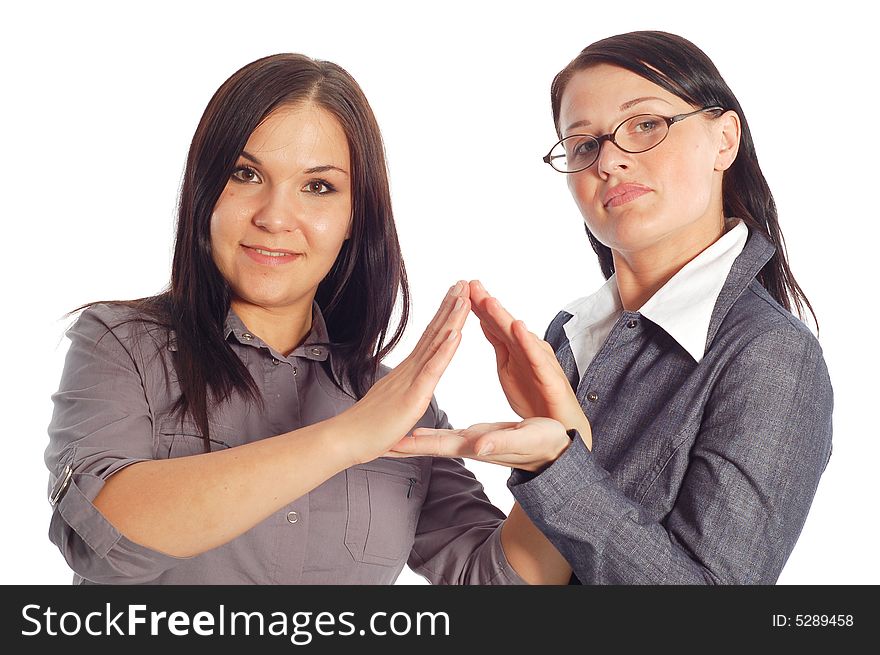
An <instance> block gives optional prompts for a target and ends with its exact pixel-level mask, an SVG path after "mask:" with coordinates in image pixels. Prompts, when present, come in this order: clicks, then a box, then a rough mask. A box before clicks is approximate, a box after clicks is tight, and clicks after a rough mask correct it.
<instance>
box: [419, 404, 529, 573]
mask: <svg viewBox="0 0 880 655" xmlns="http://www.w3.org/2000/svg"><path fill="white" fill-rule="evenodd" d="M431 409H432V410H433V411H434V412H435V416H436V421H435V426H436V427H438V428H449V427H450V425H449V422H448V421H447V419H446V414H445V413H444V412H442V411H441V410H439V409H438V408H437V405H436V401H432V403H431ZM431 409H429V412H430V411H431ZM430 462H431V464H430V480H429V483H428V490H427V495H426V498H425V501H424V504H423V505H422V509H421V513H420V515H419V520H418V526H417V528H416V537H415V543H414V545H413V549H412V552H411V553H410V557H409V561H408V564H409V566H410V568H411V569H413V570H414V571H415V572H416V573H418V574H420V575H423V576H425V578H427V579H428V580H429V581H430V582H431V583H432V584H462V585H495V584H505V585H506V584H526V582H525V581H524V580H523V579H522V578H521V577H520V576H519V575H518V574H517V573H516V571H514V570H513V567H511V565H510V563H509V562H508V561H507V557H506V556H505V554H504V550H503V548H502V547H501V526H502V525H503V521H504V518H505V516H504V512H502V511H501V510H500V509H498V508H497V507H495V506H494V505H493V504H492V503H491V502H490V501H489V499H488V498H487V497H486V494H485V492H484V491H483V486H482V485H481V484H480V483H479V482H478V481H477V479H476V478H475V477H474V475H473V473H471V472H470V471H469V470H468V469H467V468H466V467H465V465H464V463H463V462H462V460H460V459H449V458H443V457H435V458H431V459H430Z"/></svg>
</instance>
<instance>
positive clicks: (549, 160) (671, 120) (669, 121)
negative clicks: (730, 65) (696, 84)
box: [542, 105, 725, 174]
mask: <svg viewBox="0 0 880 655" xmlns="http://www.w3.org/2000/svg"><path fill="white" fill-rule="evenodd" d="M707 111H718V112H723V111H725V109H724V107H720V106H718V105H713V106H711V107H703V108H702V109H695V110H694V111H691V112H687V113H685V114H676V115H675V116H668V117H667V116H661V115H660V114H636V115H635V116H630V117H629V118H627V119H626V120H624V121H621V123H620V124H619V125H618V126H617V127H615V128H614V131H613V132H609V133H608V134H603V135H602V136H593V135H592V134H569V135H568V136H565V137H562V138H561V139H559V141H557V142H556V143H554V144H553V147H552V148H550V152H548V153H547V154H546V155H544V157H543V159H542V161H543V162H544V163H545V164H550V167H551V168H552V169H553V170H554V171H557V172H559V173H564V174H570V173H580V172H581V171H585V170H587V169H588V168H589V167H590V166H592V165H593V164H595V163H596V162H597V161H599V153H600V152H601V150H602V144H603V143H605V142H606V141H611V143H613V144H614V145H615V146H616V147H617V148H619V149H620V150H622V151H623V152H626V153H629V154H631V155H637V154H640V153H642V152H648V151H649V150H653V149H654V148H656V147H657V146H659V145H660V144H661V143H663V142H664V141H665V140H666V137H668V136H669V128H671V127H672V126H673V124H675V123H678V122H679V121H683V120H684V119H685V118H688V117H689V116H696V115H697V114H702V113H704V112H707ZM639 116H656V117H657V118H662V119H663V120H664V121H666V134H664V135H663V138H662V139H660V140H659V141H658V142H657V143H655V144H654V145H653V146H651V147H650V148H645V149H644V150H627V149H626V148H624V147H622V146H621V145H620V144H619V143H617V140H616V139H615V135H616V134H617V131H618V130H619V129H620V128H621V127H623V126H624V125H626V124H627V123H629V122H630V121H631V120H633V119H634V118H638V117H639ZM576 136H580V137H584V136H585V137H589V138H591V139H594V140H595V141H596V142H597V144H598V147H597V148H596V158H595V159H594V160H593V161H591V162H590V163H589V164H587V165H586V166H583V167H581V168H578V169H577V170H573V171H560V170H559V169H558V168H556V167H555V166H554V165H553V159H554V158H553V157H551V156H550V155H551V154H552V153H553V150H554V148H556V146H558V145H559V144H560V143H562V142H563V141H565V140H566V139H571V138H573V137H576ZM557 157H559V155H557Z"/></svg>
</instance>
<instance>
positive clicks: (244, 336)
mask: <svg viewBox="0 0 880 655" xmlns="http://www.w3.org/2000/svg"><path fill="white" fill-rule="evenodd" d="M241 338H242V339H244V340H245V341H250V340H251V339H253V338H254V335H252V334H251V333H250V332H242V333H241Z"/></svg>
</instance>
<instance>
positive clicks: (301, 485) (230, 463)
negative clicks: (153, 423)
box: [94, 416, 354, 557]
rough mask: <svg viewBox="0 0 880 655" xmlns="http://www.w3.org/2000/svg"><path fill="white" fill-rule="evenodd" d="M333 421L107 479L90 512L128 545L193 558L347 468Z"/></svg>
mask: <svg viewBox="0 0 880 655" xmlns="http://www.w3.org/2000/svg"><path fill="white" fill-rule="evenodd" d="M347 426H348V424H347V422H346V421H344V420H343V419H342V417H341V416H340V417H335V418H333V419H329V420H327V421H323V422H321V423H317V424H314V425H311V426H307V427H305V428H301V429H299V430H294V431H292V432H288V433H285V434H281V435H278V436H276V437H271V438H268V439H262V440H260V441H257V442H254V443H249V444H246V445H243V446H238V447H236V448H230V449H228V450H222V451H218V452H213V453H205V454H201V455H193V456H190V457H180V458H175V459H168V460H152V461H146V462H139V463H137V464H132V465H131V466H128V467H126V468H124V469H122V470H121V471H119V472H118V473H116V474H115V475H113V476H111V477H110V478H109V479H108V480H107V481H106V483H105V485H104V487H103V488H102V489H101V491H100V492H99V493H98V495H97V497H96V498H95V500H94V504H95V507H97V509H98V510H99V511H100V512H101V513H102V514H103V515H104V516H105V517H106V518H107V520H108V521H110V523H112V524H113V525H114V527H116V529H118V530H119V531H120V532H121V533H122V534H123V535H125V536H126V537H128V538H129V539H130V540H132V541H134V542H136V543H138V544H141V545H142V546H146V547H148V548H151V549H154V550H157V551H160V552H162V553H166V554H168V555H173V556H176V557H191V556H194V555H198V554H200V553H203V552H205V551H208V550H210V549H212V548H215V547H217V546H220V545H222V544H224V543H226V542H228V541H230V540H232V539H234V538H235V537H237V536H239V535H241V534H242V533H244V532H246V531H247V530H249V529H250V528H252V527H253V526H254V525H256V524H257V523H259V522H260V521H262V520H264V519H265V518H267V517H268V516H270V515H271V514H272V513H273V512H275V511H277V510H278V509H279V508H280V507H283V506H284V505H286V504H288V503H290V502H292V501H294V500H295V499H297V498H299V497H300V496H302V495H303V494H305V493H308V492H309V491H311V490H312V489H314V488H315V487H317V486H318V485H320V484H321V483H323V482H324V481H326V480H327V479H329V478H330V477H332V476H333V475H335V474H336V473H338V472H339V471H341V470H343V469H345V468H347V467H348V466H350V465H351V464H353V463H354V462H353V461H351V459H350V457H349V455H348V454H347V453H346V451H345V449H344V447H341V444H343V443H344V440H343V439H341V438H340V437H341V436H343V435H341V434H340V432H344V431H346V430H348V427H347Z"/></svg>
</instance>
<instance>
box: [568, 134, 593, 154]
mask: <svg viewBox="0 0 880 655" xmlns="http://www.w3.org/2000/svg"><path fill="white" fill-rule="evenodd" d="M597 147H598V142H597V141H596V139H591V138H587V139H584V140H583V141H579V142H577V143H575V146H574V148H573V149H572V153H571V154H572V156H573V157H584V156H588V155H592V154H593V153H594V152H596V148H597Z"/></svg>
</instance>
